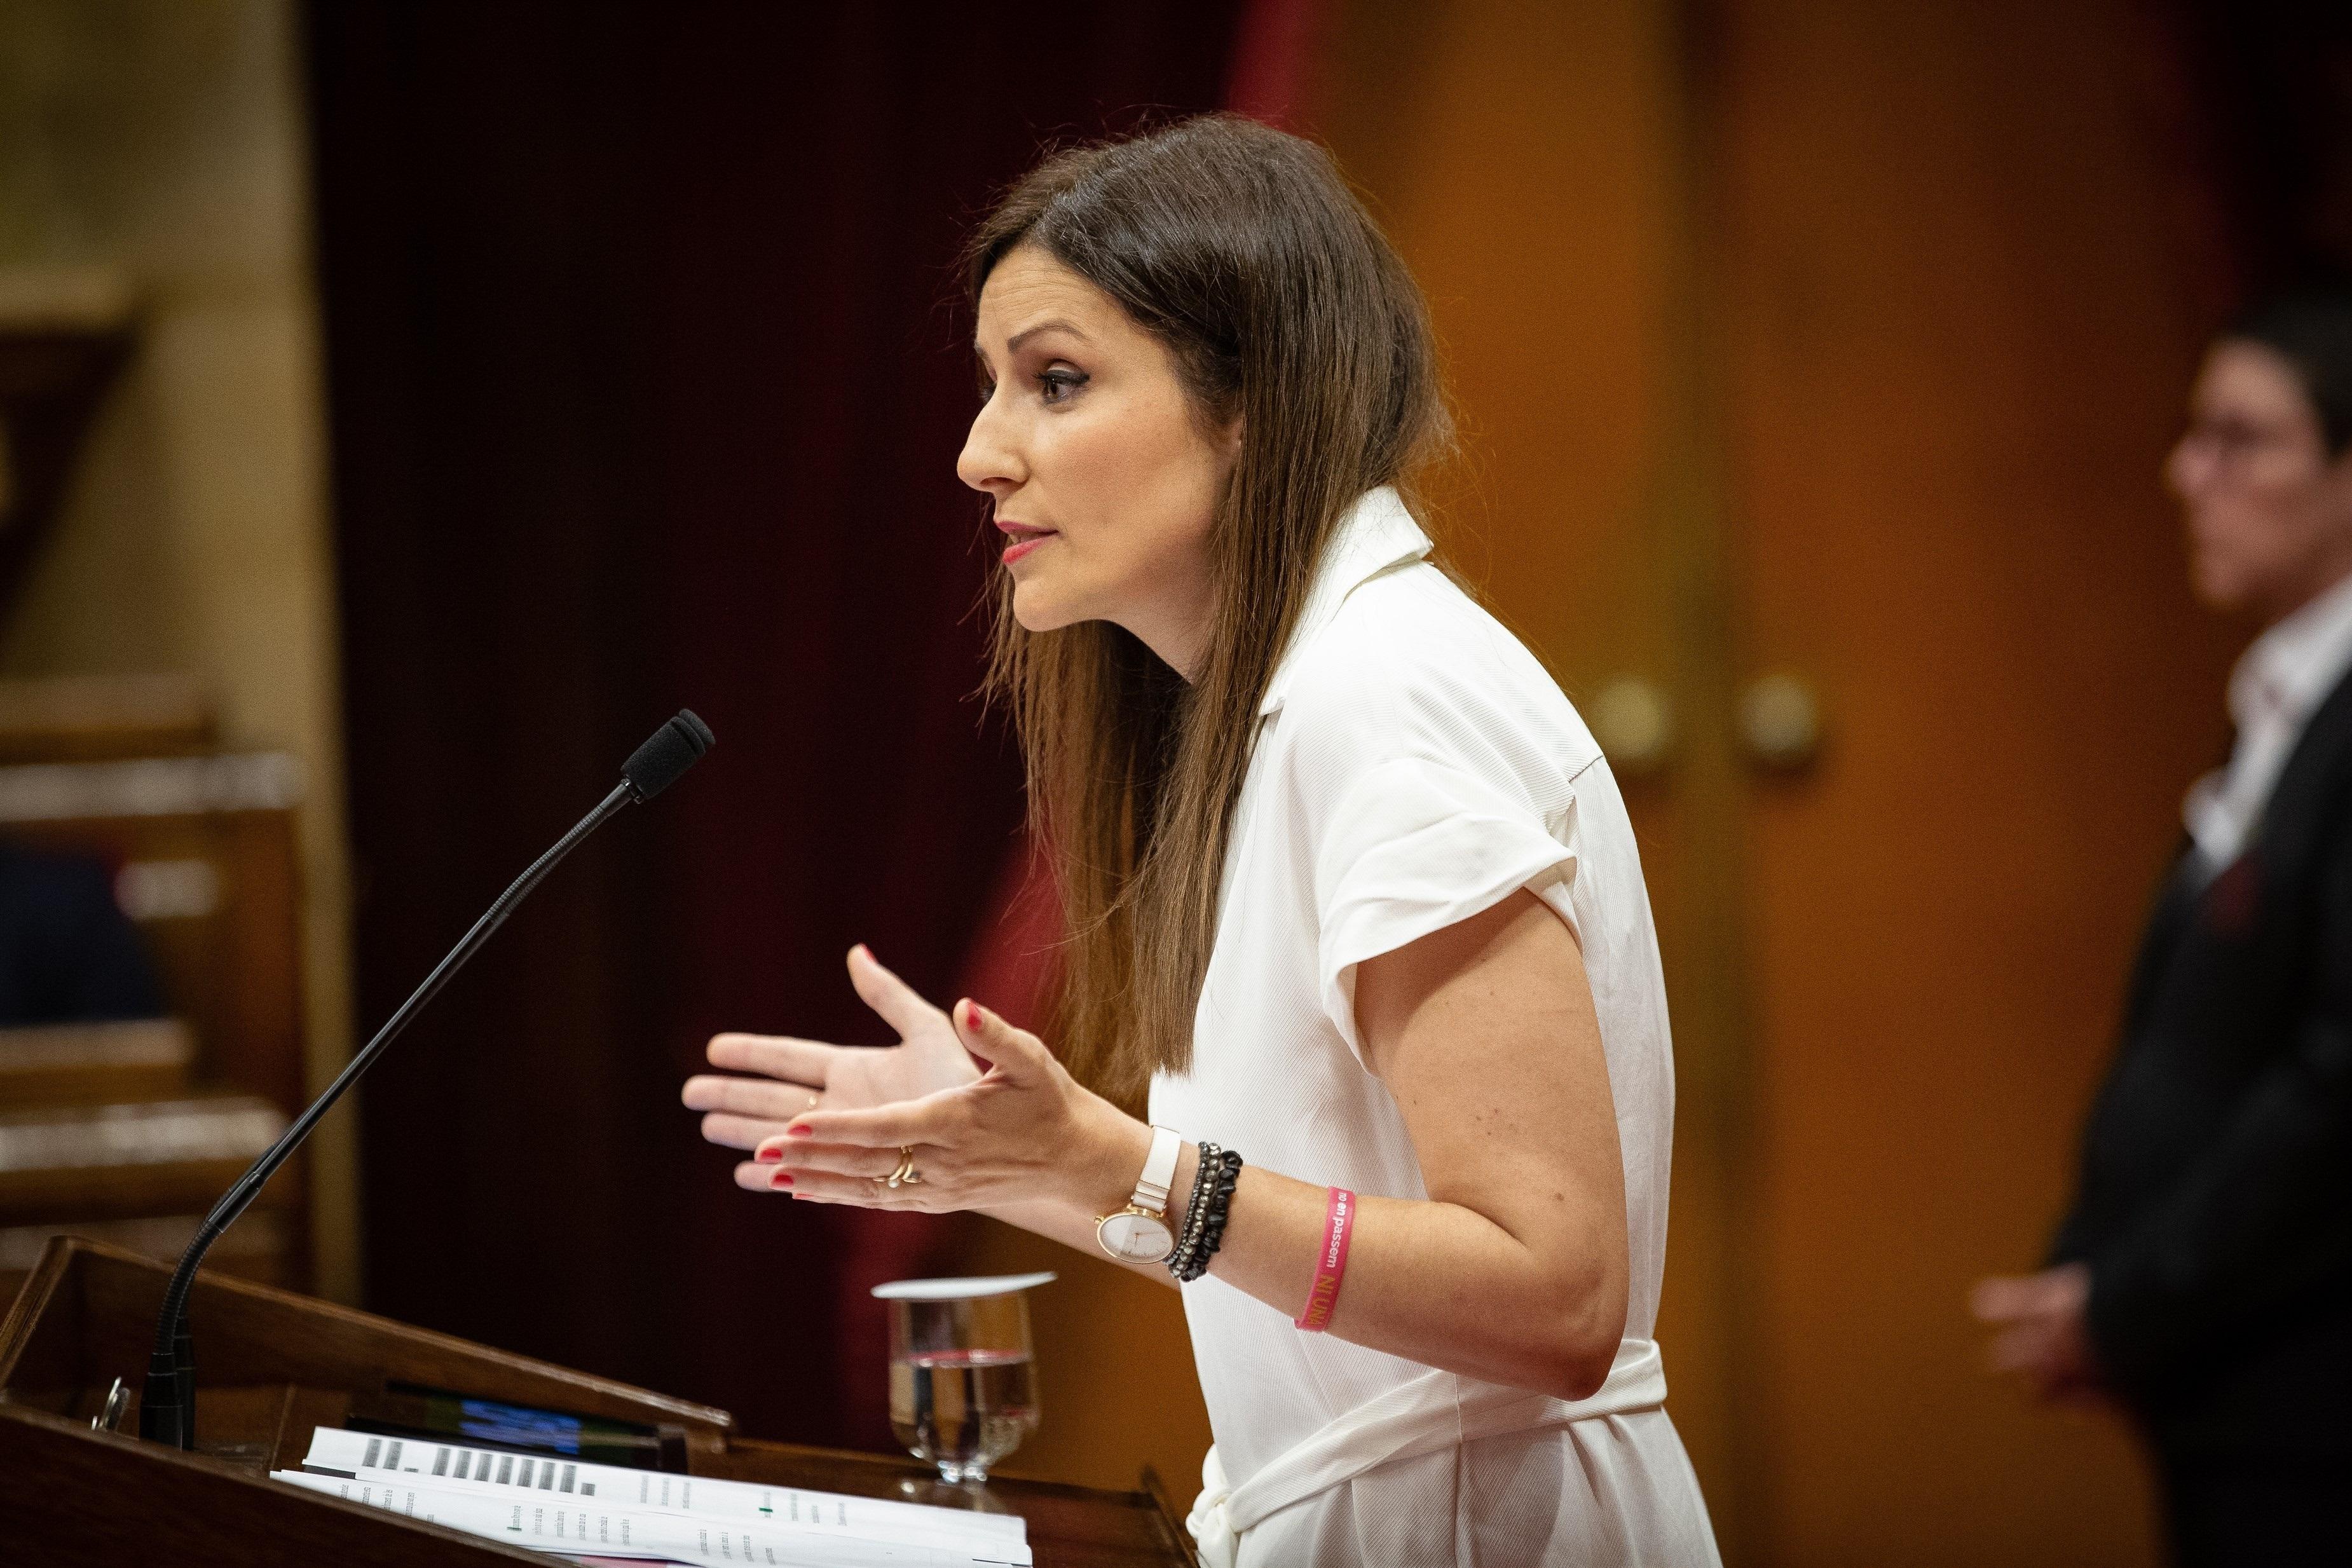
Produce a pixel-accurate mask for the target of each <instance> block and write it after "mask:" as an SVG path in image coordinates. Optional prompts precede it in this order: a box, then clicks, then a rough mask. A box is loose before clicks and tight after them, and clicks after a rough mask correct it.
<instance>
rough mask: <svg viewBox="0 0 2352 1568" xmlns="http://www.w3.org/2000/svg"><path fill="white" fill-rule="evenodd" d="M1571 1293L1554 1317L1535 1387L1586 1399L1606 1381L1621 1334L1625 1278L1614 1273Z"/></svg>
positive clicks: (1546, 1391) (1563, 1396)
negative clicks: (1592, 1286) (1594, 1285)
mask: <svg viewBox="0 0 2352 1568" xmlns="http://www.w3.org/2000/svg"><path fill="white" fill-rule="evenodd" d="M1579 1295H1580V1299H1579V1296H1578V1295H1571V1296H1570V1298H1569V1300H1568V1301H1565V1302H1564V1303H1563V1305H1562V1308H1561V1310H1560V1311H1559V1313H1558V1314H1557V1316H1556V1317H1555V1319H1554V1327H1553V1332H1552V1333H1551V1334H1550V1335H1549V1340H1548V1343H1547V1344H1546V1345H1545V1347H1544V1348H1545V1354H1544V1357H1543V1364H1542V1367H1541V1369H1540V1373H1539V1375H1540V1378H1541V1382H1540V1384H1539V1385H1538V1392H1540V1393H1544V1394H1549V1395H1550V1396H1553V1397H1554V1398H1556V1399H1566V1400H1570V1401H1571V1402H1572V1401H1575V1400H1579V1399H1590V1398H1591V1397H1592V1396H1594V1395H1595V1394H1598V1393H1600V1392H1601V1385H1602V1384H1604V1383H1607V1382H1608V1381H1609V1371H1610V1368H1612V1366H1614V1365H1616V1364H1617V1348H1618V1346H1619V1345H1620V1344H1622V1343H1623V1341H1624V1338H1625V1282H1624V1281H1623V1280H1622V1279H1619V1280H1615V1281H1609V1282H1607V1283H1605V1284H1602V1285H1601V1286H1599V1287H1598V1288H1597V1289H1592V1290H1589V1291H1584V1292H1580V1293H1579Z"/></svg>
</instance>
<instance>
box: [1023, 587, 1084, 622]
mask: <svg viewBox="0 0 2352 1568" xmlns="http://www.w3.org/2000/svg"><path fill="white" fill-rule="evenodd" d="M1013 619H1014V620H1015V621H1018V622H1021V629H1022V630H1023V631H1024V632H1059V631H1060V630H1061V629H1062V628H1063V627H1065V626H1069V625H1074V624H1076V622H1080V621H1083V620H1085V619H1086V617H1085V616H1084V615H1082V614H1080V613H1078V612H1077V610H1076V607H1075V606H1073V605H1071V604H1070V603H1069V602H1068V601H1066V599H1064V598H1063V597H1062V596H1061V595H1058V594H1056V593H1055V592H1054V591H1052V590H1051V589H1049V588H1048V587H1046V586H1045V584H1044V583H1041V582H1034V581H1029V582H1024V581H1020V580H1015V581H1014V582H1013Z"/></svg>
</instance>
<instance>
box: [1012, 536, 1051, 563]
mask: <svg viewBox="0 0 2352 1568" xmlns="http://www.w3.org/2000/svg"><path fill="white" fill-rule="evenodd" d="M1004 531H1005V532H1006V533H1008V534H1011V535H1013V542H1012V543H1011V544H1009V545H1006V546H1005V547H1004V555H1003V561H1004V564H1005V565H1007V566H1011V565H1012V564H1013V562H1014V561H1016V560H1019V559H1021V558H1022V557H1023V556H1024V555H1027V554H1028V553H1029V552H1030V551H1031V550H1034V549H1036V548H1037V547H1038V546H1039V545H1042V544H1044V543H1045V541H1046V540H1047V539H1050V538H1053V537H1054V534H1053V530H1051V529H1049V528H1022V529H1019V530H1017V531H1016V530H1015V529H1013V528H1007V529H1005V530H1004Z"/></svg>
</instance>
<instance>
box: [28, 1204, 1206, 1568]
mask: <svg viewBox="0 0 2352 1568" xmlns="http://www.w3.org/2000/svg"><path fill="white" fill-rule="evenodd" d="M171 1272H172V1270H171V1268H170V1266H169V1265H168V1264H163V1263H158V1262H155V1261H154V1260H151V1259H146V1258H141V1257H138V1256H136V1255H134V1254H132V1253H129V1252H124V1251H121V1250H119V1249H115V1248H111V1247H107V1246H103V1245H100V1244H99V1243H97V1242H92V1241H86V1240H83V1239H79V1238H75V1237H60V1238H58V1239H56V1240H54V1241H52V1242H50V1243H49V1246H48V1249H47V1251H46V1252H45V1253H44V1254H43V1255H42V1257H41V1260H40V1264H39V1266H38V1267H37V1269H36V1270H34V1272H33V1275H32V1278H31V1279H30V1281H27V1282H26V1286H25V1288H24V1291H23V1292H22V1293H21V1294H20V1295H19V1296H18V1297H17V1299H16V1307H15V1309H14V1310H13V1311H11V1312H9V1313H8V1316H7V1318H6V1320H5V1322H0V1561H5V1562H7V1563H25V1564H27V1565H30V1564H36V1563H37V1564H40V1565H41V1568H52V1565H58V1568H62V1565H64V1564H78V1563H89V1564H100V1563H103V1564H105V1565H106V1568H122V1564H124V1563H169V1564H172V1565H173V1568H211V1565H212V1564H215V1563H219V1564H237V1565H239V1568H254V1565H259V1564H268V1563H285V1564H289V1565H292V1564H300V1565H301V1568H313V1565H315V1564H321V1563H334V1564H337V1565H339V1568H375V1565H378V1564H381V1565H383V1568H394V1565H397V1568H441V1565H444V1564H446V1568H474V1565H475V1564H479V1565H480V1568H490V1565H491V1564H493V1563H539V1564H541V1568H544V1565H545V1564H547V1563H551V1562H555V1561H557V1560H556V1559H553V1558H549V1557H545V1556H541V1555H540V1554H539V1553H536V1552H525V1551H522V1550H520V1549H519V1548H515V1547H510V1546H504V1545H500V1544H498V1543H497V1542H490V1541H485V1540H482V1539H480V1538H478V1537H475V1536H471V1535H464V1534H460V1533H458V1532H457V1531H451V1530H446V1529H443V1528H442V1527H440V1526H438V1525H432V1524H424V1523H420V1522H418V1521H414V1520H409V1519H404V1518H399V1517H397V1516H394V1515H392V1514H387V1513H383V1512H381V1511H376V1510H373V1509H368V1508H362V1507H361V1506H359V1505H357V1504H355V1503H348V1502H344V1501H342V1500H340V1499H335V1498H329V1497H325V1496H321V1495H320V1494H317V1493H313V1492H308V1491H304V1490H299V1489H298V1488H295V1487H289V1486H286V1485H284V1484H282V1483H280V1482H276V1481H272V1480H270V1479H268V1472H269V1471H270V1470H271V1469H292V1468H296V1467H299V1465H300V1464H301V1462H302V1458H303V1456H304V1455H305V1454H306V1453H307V1452H308V1451H309V1448H310V1434H311V1431H312V1429H313V1428H315V1427H333V1426H340V1425H341V1424H342V1422H343V1420H344V1416H345V1414H346V1412H347V1410H348V1409H349V1407H350V1405H351V1402H352V1396H353V1395H354V1394H360V1393H369V1392H373V1391H375V1390H377V1389H379V1388H380V1387H381V1386H382V1385H383V1384H385V1383H386V1382H401V1383H415V1384H424V1385H430V1386H434V1387H440V1388H455V1389H461V1390H463V1391H465V1392H466V1393H467V1394H472V1395H478V1396H481V1397H483V1398H487V1399H494V1400H501V1401H506V1402H509V1403H512V1404H517V1405H529V1406H544V1407H548V1408H554V1409H563V1410H571V1411H574V1412H577V1413H580V1414H582V1415H589V1416H607V1417H613V1418H616V1419H620V1420H624V1421H635V1422H639V1423H642V1424H646V1425H649V1426H668V1427H681V1428H683V1429H684V1430H685V1432H686V1442H687V1451H688V1467H687V1468H688V1469H689V1470H690V1471H691V1472H692V1473H694V1474H696V1475H700V1476H719V1477H727V1478H730V1479H738V1480H750V1481H764V1482H767V1483H769V1484H772V1485H779V1486H795V1487H805V1488H811V1489H815V1490H825V1491H836V1492H848V1493H852V1494H855V1495H858V1496H863V1497H878V1498H901V1497H905V1496H908V1492H907V1491H906V1490H902V1483H907V1482H914V1483H917V1484H918V1485H919V1484H920V1482H921V1481H922V1480H923V1479H924V1478H926V1477H929V1475H931V1473H932V1472H931V1471H930V1469H929V1467H928V1466H923V1465H919V1464H917V1463H915V1462H914V1461H913V1460H911V1459H895V1458H888V1457H886V1456H883V1455H877V1454H857V1453H845V1452H839V1451H836V1450H832V1449H825V1448H799V1447H795V1446H793V1445H791V1444H785V1443H762V1442H754V1441H749V1440H746V1439H743V1438H740V1437H735V1436H734V1435H733V1428H734V1418H733V1417H732V1416H729V1415H728V1414H727V1412H725V1411H724V1410H713V1409H710V1408H709V1407H707V1406H700V1405H689V1404H688V1403H686V1402H685V1401H683V1400H678V1399H671V1398H667V1397H666V1396H662V1395H659V1394H648V1393H646V1392H645V1391H644V1390H643V1389H637V1388H630V1387H627V1386H625V1385H622V1384H618V1383H608V1382H606V1381H604V1379H602V1378H598V1377H590V1376H588V1375H584V1374H583V1373H577V1372H567V1371H565V1370H564V1369H563V1368H562V1367H560V1366H551V1365H548V1364H545V1363H543V1362H536V1361H527V1360H525V1359H523V1358H522V1357H520V1356H515V1355H508V1354H502V1353H500V1352H499V1351H494V1350H489V1349H486V1348H484V1347H483V1346H481V1345H477V1344H468V1343H466V1342H465V1341H463V1340H458V1339H452V1338H450V1337H448V1336H447V1335H446V1334H436V1333H427V1332H425V1330H422V1329H414V1328H408V1327H404V1326H403V1325H402V1324H399V1323H396V1322H389V1321H388V1320H386V1319H383V1318H378V1317H371V1316H369V1315H368V1314H366V1313H364V1312H352V1311H349V1310H347V1309H345V1308H342V1307H338V1306H334V1305H331V1304H330V1303H328V1302H325V1301H314V1300H311V1299H310V1298H308V1297H304V1296H299V1295H295V1294H293V1293H292V1292H290V1291H278V1290H273V1289H271V1288H269V1287H268V1286H266V1285H256V1284H248V1283H247V1282H245V1281H240V1280H236V1279H233V1278H230V1277H228V1276H226V1275H219V1274H212V1273H199V1274H197V1276H196V1281H195V1292H194V1297H193V1298H192V1301H191V1308H190V1310H191V1312H192V1314H193V1319H192V1321H193V1322H194V1326H195V1331H196V1384H197V1390H198V1399H197V1424H196V1431H197V1435H198V1439H199V1444H200V1451H199V1452H197V1453H194V1454H187V1453H182V1452H180V1451H179V1450H177V1449H173V1448H164V1447H163V1446H161V1445H159V1444H153V1443H145V1442H142V1441H140V1440H139V1439H138V1438H137V1437H131V1436H126V1435H122V1434H119V1433H115V1432H98V1431H93V1430H91V1427H90V1419H91V1417H92V1416H95V1415H96V1414H97V1413H98V1410H99V1406H100V1403H101V1402H102V1401H103V1400H104V1399H105V1397H106V1394H107V1390H108V1389H109V1388H110V1386H111V1385H112V1384H113V1381H114V1379H115V1378H117V1377H123V1378H127V1379H129V1380H130V1382H131V1385H132V1387H133V1388H134V1390H135V1388H136V1386H137V1385H138V1382H139V1379H140V1377H141V1375H142V1374H143V1373H144V1372H145V1370H146V1366H147V1354H148V1350H149V1348H150V1346H151V1344H152V1336H153V1333H154V1326H155V1314H156V1312H157V1310H158V1309H159V1308H160V1307H161V1306H162V1304H163V1287H164V1284H165V1282H166V1281H168V1280H169V1279H170V1277H171ZM122 1425H123V1427H124V1430H125V1432H135V1431H136V1430H137V1429H138V1418H137V1414H136V1409H135V1405H134V1409H133V1411H132V1413H131V1415H130V1416H126V1417H125V1419H124V1421H123V1423H122ZM1143 1479H1144V1488H1143V1490H1137V1491H1133V1492H1107V1491H1095V1490H1089V1489H1087V1488H1085V1487H1076V1486H1061V1485H1056V1484H1055V1483H1052V1482H1046V1481H1024V1480H1016V1479H1004V1478H1000V1479H992V1480H991V1481H990V1482H989V1483H988V1485H987V1487H986V1488H985V1489H984V1493H983V1496H984V1497H985V1499H986V1502H987V1505H988V1506H992V1507H998V1508H1002V1509H1003V1510H1004V1511H1008V1512H1012V1513H1017V1514H1019V1515H1021V1516H1022V1517H1023V1518H1024V1519H1025V1520H1026V1521H1028V1526H1029V1545H1030V1550H1031V1552H1033V1553H1034V1556H1035V1559H1036V1564H1037V1568H1076V1565H1079V1564H1085V1565H1087V1568H1094V1565H1097V1564H1109V1563H1122V1564H1124V1563H1151V1564H1171V1565H1190V1564H1192V1563H1194V1562H1195V1559H1194V1557H1193V1555H1192V1543H1191V1542H1190V1540H1189V1539H1188V1538H1187V1536H1186V1534H1185V1532H1184V1530H1183V1528H1182V1526H1181V1524H1180V1523H1178V1521H1177V1520H1176V1518H1175V1516H1174V1515H1173V1513H1172V1512H1171V1511H1170V1509H1169V1507H1168V1504H1167V1501H1166V1500H1165V1499H1164V1497H1162V1496H1161V1495H1160V1491H1159V1489H1158V1487H1157V1485H1156V1483H1155V1482H1154V1481H1153V1479H1152V1477H1151V1476H1150V1473H1149V1472H1147V1473H1146V1474H1145V1476H1144V1478H1143ZM919 1500H924V1501H935V1500H938V1499H937V1498H936V1497H935V1496H933V1495H931V1493H930V1492H929V1490H926V1491H924V1492H923V1493H922V1494H921V1495H920V1497H919Z"/></svg>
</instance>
